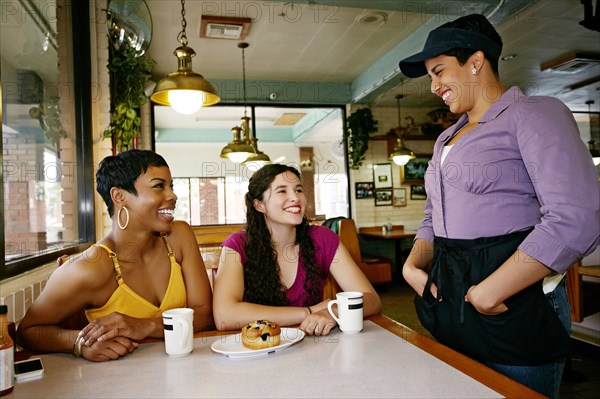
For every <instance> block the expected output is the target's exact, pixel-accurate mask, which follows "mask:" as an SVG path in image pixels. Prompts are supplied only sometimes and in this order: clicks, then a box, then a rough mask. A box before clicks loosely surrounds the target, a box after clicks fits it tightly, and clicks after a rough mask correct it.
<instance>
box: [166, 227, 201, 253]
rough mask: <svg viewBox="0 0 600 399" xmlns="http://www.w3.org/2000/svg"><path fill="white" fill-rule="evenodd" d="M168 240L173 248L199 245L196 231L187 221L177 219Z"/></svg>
mask: <svg viewBox="0 0 600 399" xmlns="http://www.w3.org/2000/svg"><path fill="white" fill-rule="evenodd" d="M167 238H168V240H169V242H170V243H171V245H172V246H173V248H185V247H188V246H190V245H191V246H197V245H198V243H197V242H196V236H195V235H194V231H193V230H192V228H191V227H190V225H189V224H187V222H184V221H183V220H176V221H174V222H173V227H172V229H171V233H170V234H169V235H168V237H167Z"/></svg>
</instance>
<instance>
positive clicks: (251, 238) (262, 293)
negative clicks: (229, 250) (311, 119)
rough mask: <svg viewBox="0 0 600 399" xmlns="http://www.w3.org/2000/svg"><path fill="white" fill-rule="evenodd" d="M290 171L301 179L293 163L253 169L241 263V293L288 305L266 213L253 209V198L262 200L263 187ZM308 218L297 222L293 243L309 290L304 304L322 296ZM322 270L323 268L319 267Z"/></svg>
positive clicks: (250, 298) (250, 299)
mask: <svg viewBox="0 0 600 399" xmlns="http://www.w3.org/2000/svg"><path fill="white" fill-rule="evenodd" d="M285 172H291V173H293V174H294V175H296V176H297V177H298V179H300V173H299V172H298V171H297V170H296V169H295V168H293V167H291V166H287V165H281V164H271V165H265V166H263V167H262V168H260V169H259V170H258V171H256V172H255V173H254V175H253V176H252V177H251V178H250V181H249V184H248V192H247V193H246V196H245V202H246V243H245V245H244V252H245V253H246V257H247V261H246V265H245V266H244V286H245V290H244V297H245V300H246V301H248V302H252V303H258V304H261V305H270V306H285V305H288V304H289V303H288V300H287V298H286V293H287V288H286V287H285V285H284V284H283V283H282V282H281V277H280V268H279V264H278V263H277V252H276V250H275V248H274V247H273V244H272V242H271V233H270V232H269V229H268V228H267V223H266V221H265V215H264V214H263V213H261V212H258V211H257V210H256V209H254V200H259V201H263V196H264V193H265V191H266V190H267V189H268V188H269V187H270V186H271V183H273V180H275V177H276V176H278V175H280V174H282V173H285ZM309 227H310V226H309V224H308V220H307V219H306V217H304V218H303V220H302V223H300V224H299V225H297V226H296V245H299V246H300V253H301V256H302V260H303V263H304V267H305V269H306V281H305V282H304V290H305V291H306V292H307V293H308V295H307V299H306V302H305V303H304V305H305V306H310V305H314V304H316V303H318V302H320V299H321V295H322V294H321V284H320V281H321V280H322V279H323V276H321V275H320V272H319V269H318V268H317V265H316V258H315V248H314V244H313V241H312V239H311V238H310V236H309V235H308V229H309ZM321 270H322V269H321Z"/></svg>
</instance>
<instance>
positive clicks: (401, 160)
mask: <svg viewBox="0 0 600 399" xmlns="http://www.w3.org/2000/svg"><path fill="white" fill-rule="evenodd" d="M392 160H393V161H394V163H395V164H396V165H400V166H402V165H406V164H407V163H408V161H410V155H395V156H393V157H392Z"/></svg>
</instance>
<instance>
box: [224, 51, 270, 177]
mask: <svg viewBox="0 0 600 399" xmlns="http://www.w3.org/2000/svg"><path fill="white" fill-rule="evenodd" d="M237 46H238V48H241V49H242V82H243V91H244V116H243V117H242V126H241V128H240V127H237V126H236V127H234V128H232V130H233V141H232V142H230V143H229V144H227V146H225V148H223V149H222V150H221V157H222V158H229V160H231V161H232V162H235V163H243V164H244V165H246V166H249V168H250V169H255V170H257V169H260V168H261V167H262V166H263V165H264V164H265V163H267V162H271V160H270V158H269V156H268V155H267V154H265V153H264V152H262V151H260V150H259V149H258V144H257V142H258V139H257V138H256V132H254V130H256V129H253V137H252V138H251V137H250V117H248V110H247V104H246V102H247V96H246V57H245V49H246V48H248V46H249V45H248V43H245V42H241V43H238V45H237ZM240 132H243V137H241V133H240ZM236 134H237V136H236ZM236 140H237V141H236ZM249 162H252V163H256V164H252V165H250V164H249Z"/></svg>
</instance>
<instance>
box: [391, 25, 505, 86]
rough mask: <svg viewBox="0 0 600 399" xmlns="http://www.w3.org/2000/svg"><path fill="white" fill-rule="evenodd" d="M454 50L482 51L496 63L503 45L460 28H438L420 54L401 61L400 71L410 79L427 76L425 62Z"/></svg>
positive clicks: (432, 32)
mask: <svg viewBox="0 0 600 399" xmlns="http://www.w3.org/2000/svg"><path fill="white" fill-rule="evenodd" d="M453 48H467V49H473V50H475V51H477V50H482V51H483V52H484V53H485V55H486V57H490V58H492V59H494V60H496V61H498V59H499V58H500V54H501V53H502V45H501V44H499V43H496V42H495V41H494V40H492V39H490V38H489V37H487V36H485V35H482V34H481V33H478V32H475V31H471V30H465V29H459V28H436V29H434V30H432V31H431V32H429V36H427V41H426V42H425V46H424V47H423V51H421V52H420V53H417V54H414V55H411V56H410V57H408V58H405V59H403V60H402V61H400V71H401V72H402V74H403V75H405V76H407V77H409V78H418V77H419V76H423V75H427V69H426V68H425V60H428V59H430V58H434V57H437V56H438V55H441V54H444V53H445V52H447V51H448V50H451V49H453Z"/></svg>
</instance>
